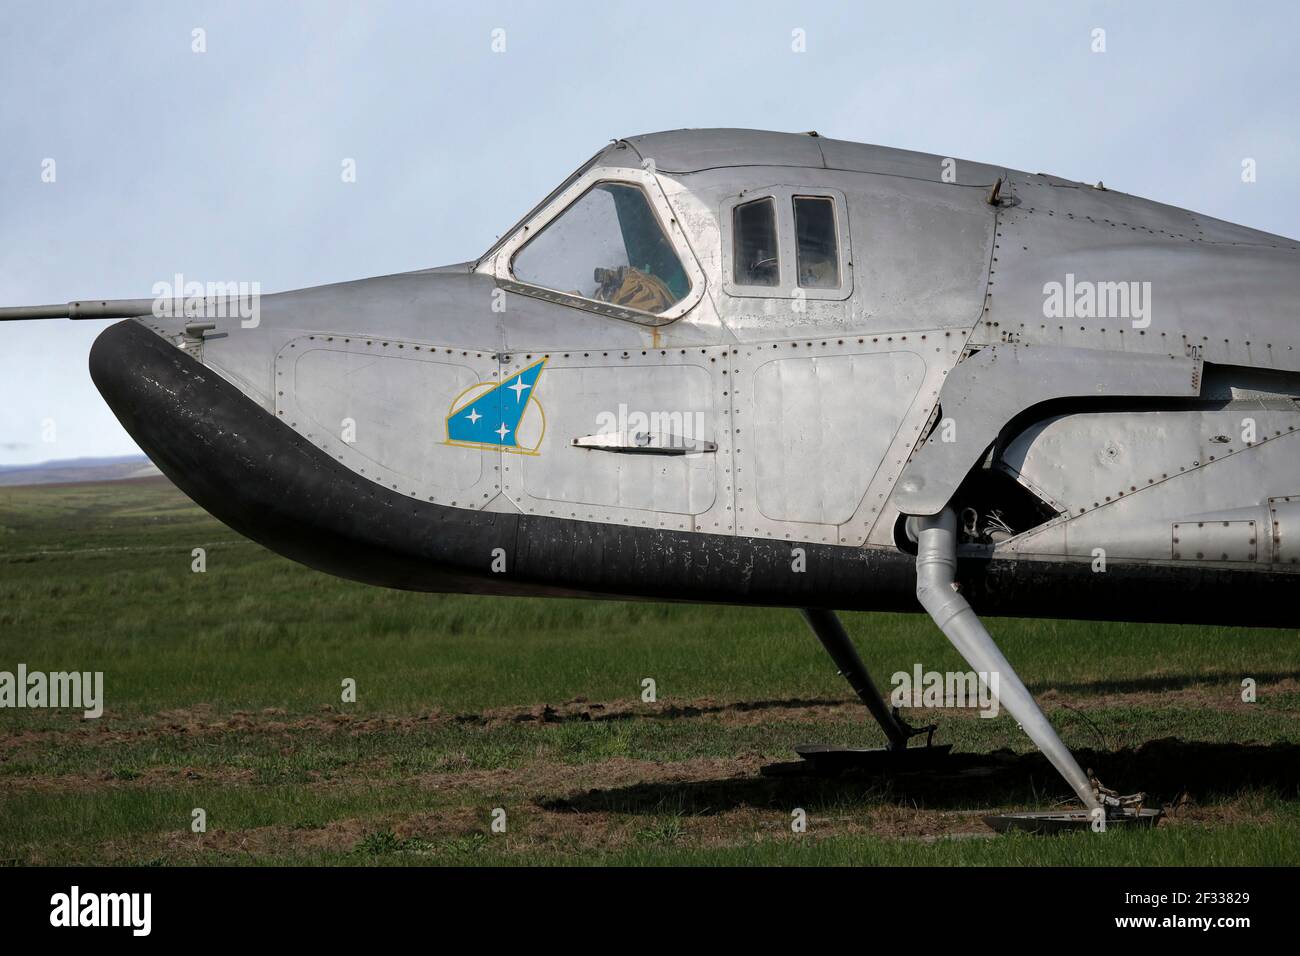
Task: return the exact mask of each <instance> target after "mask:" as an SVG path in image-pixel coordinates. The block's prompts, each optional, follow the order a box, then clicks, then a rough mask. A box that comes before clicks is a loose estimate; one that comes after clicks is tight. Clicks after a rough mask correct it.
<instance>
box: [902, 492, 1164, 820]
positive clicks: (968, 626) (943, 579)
mask: <svg viewBox="0 0 1300 956" xmlns="http://www.w3.org/2000/svg"><path fill="white" fill-rule="evenodd" d="M956 529H957V519H956V516H955V515H953V513H952V510H951V509H949V508H945V509H944V510H943V511H941V512H940V513H939V514H937V515H933V516H930V517H913V518H909V519H908V522H907V530H908V534H909V536H911V537H913V538H914V539H915V540H916V548H917V550H916V596H917V599H918V600H919V601H920V602H921V606H922V607H924V608H925V610H926V611H927V612H928V613H929V615H930V617H931V618H933V619H934V622H935V624H937V625H939V629H940V630H941V631H943V633H944V636H945V637H947V638H948V640H949V641H951V642H952V646H953V647H955V648H956V649H957V652H958V653H959V654H961V656H962V657H964V658H965V659H966V661H967V663H969V664H970V666H971V667H972V668H974V669H975V671H976V673H979V674H981V675H988V674H996V675H997V681H998V683H997V687H996V691H997V698H998V702H999V703H1000V704H1001V705H1002V706H1003V707H1005V708H1006V709H1007V711H1008V712H1009V713H1010V714H1011V716H1012V717H1014V718H1015V719H1016V721H1017V722H1019V724H1020V726H1021V728H1022V729H1023V730H1024V731H1025V733H1026V734H1028V735H1029V739H1030V740H1032V741H1033V742H1034V744H1035V745H1036V746H1037V747H1038V749H1039V750H1040V751H1042V753H1043V755H1044V756H1045V757H1047V759H1048V761H1049V762H1050V763H1051V764H1052V766H1053V767H1055V768H1056V770H1057V772H1058V773H1060V775H1061V776H1062V777H1064V778H1065V782H1066V783H1068V784H1069V785H1070V789H1072V790H1073V791H1074V792H1075V795H1076V796H1078V798H1079V799H1080V800H1081V801H1082V802H1083V805H1084V808H1085V809H1084V811H1083V812H1082V813H1079V812H1077V811H1076V812H1072V813H1052V814H1037V813H1031V814H1009V815H1006V816H1001V817H988V818H986V819H985V822H987V823H988V824H989V825H990V826H992V827H993V828H994V829H997V830H1003V829H1028V830H1035V831H1038V832H1044V831H1045V830H1046V829H1048V828H1049V826H1050V827H1055V828H1057V829H1071V828H1076V829H1077V828H1082V827H1086V826H1092V827H1093V828H1094V829H1104V828H1105V825H1106V824H1107V823H1141V824H1146V825H1149V824H1150V823H1152V822H1154V820H1155V819H1158V817H1159V815H1160V811H1158V810H1144V809H1142V800H1143V795H1142V794H1135V795H1133V796H1131V797H1121V796H1119V795H1118V794H1116V793H1115V792H1114V791H1111V790H1107V789H1106V788H1105V787H1103V786H1102V785H1101V783H1100V782H1099V781H1098V780H1097V779H1096V778H1095V777H1092V776H1091V775H1090V774H1085V773H1084V772H1083V768H1082V767H1080V766H1079V762H1078V761H1077V760H1075V759H1074V755H1073V754H1071V753H1070V751H1069V749H1068V748H1067V747H1066V746H1065V744H1064V743H1062V742H1061V738H1060V737H1059V736H1057V733H1056V730H1055V729H1054V728H1053V727H1052V725H1051V723H1050V722H1049V721H1048V719H1047V717H1045V716H1044V715H1043V712H1042V711H1041V710H1039V709H1038V704H1036V703H1035V702H1034V698H1033V695H1031V694H1030V693H1029V691H1028V690H1027V689H1026V688H1025V685H1024V684H1023V683H1022V682H1021V680H1020V677H1019V676H1018V675H1017V674H1016V672H1015V670H1014V669H1013V668H1012V667H1011V664H1010V663H1009V662H1008V661H1007V659H1006V658H1005V657H1004V656H1003V655H1002V652H1001V651H1000V650H998V647H997V645H996V644H994V643H993V638H992V637H990V636H989V632H988V631H987V630H985V628H984V625H983V624H982V623H981V622H980V619H979V618H978V617H977V616H976V614H975V612H974V610H972V609H971V606H970V604H969V603H967V601H966V599H965V598H964V597H962V596H961V594H959V593H958V592H957V585H956V580H955V575H956V571H957V535H956ZM1049 819H1050V824H1049V822H1048V821H1049Z"/></svg>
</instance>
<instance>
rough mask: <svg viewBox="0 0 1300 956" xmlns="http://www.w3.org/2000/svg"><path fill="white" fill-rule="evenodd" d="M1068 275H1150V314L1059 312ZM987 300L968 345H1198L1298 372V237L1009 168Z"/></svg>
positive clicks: (1200, 352)
mask: <svg viewBox="0 0 1300 956" xmlns="http://www.w3.org/2000/svg"><path fill="white" fill-rule="evenodd" d="M1067 277H1072V278H1073V281H1074V282H1075V283H1076V284H1077V283H1090V284H1098V283H1113V282H1124V283H1139V284H1141V283H1149V287H1148V289H1147V293H1148V294H1147V298H1148V299H1149V302H1148V303H1147V304H1149V306H1150V308H1149V312H1148V314H1145V315H1136V314H1134V310H1132V309H1130V310H1128V313H1129V314H1114V313H1116V312H1120V313H1122V312H1123V311H1124V310H1119V309H1110V308H1108V309H1106V310H1105V314H1092V315H1086V314H1085V315H1079V314H1077V310H1076V311H1075V312H1072V313H1071V314H1069V315H1060V314H1056V313H1059V311H1060V310H1054V309H1053V308H1052V306H1051V304H1050V303H1049V302H1048V292H1047V286H1048V285H1049V284H1050V283H1064V282H1065V281H1066V279H1067ZM1139 288H1140V286H1139ZM988 305H989V308H988V310H987V311H986V312H985V315H984V322H983V323H982V324H981V326H980V327H979V328H978V329H977V330H976V332H975V334H974V336H973V337H972V341H973V342H982V343H992V342H1001V341H1019V342H1025V343H1040V344H1053V345H1063V346H1073V347H1080V348H1092V349H1105V350H1110V351H1124V352H1145V353H1152V354H1161V353H1173V354H1188V355H1192V354H1194V355H1197V356H1199V357H1201V358H1203V359H1204V360H1206V361H1208V362H1216V363H1222V364H1229V365H1246V366H1257V367H1261V368H1273V369H1288V370H1297V369H1300V347H1297V343H1296V338H1295V335H1296V333H1295V330H1296V328H1297V324H1296V320H1297V317H1298V316H1300V245H1298V244H1297V243H1296V242H1295V241H1294V240H1290V239H1286V238H1283V237H1281V236H1273V235H1270V234H1268V233H1264V232H1258V231H1256V230H1251V229H1246V228H1244V227H1240V226H1237V227H1231V228H1228V227H1227V226H1226V225H1224V224H1219V223H1217V221H1214V220H1210V219H1208V218H1206V217H1198V216H1196V215H1194V214H1193V213H1190V212H1187V211H1186V210H1182V209H1175V208H1173V207H1170V206H1164V205H1161V204H1159V203H1153V202H1150V201H1148V200H1144V199H1139V198H1137V197H1134V196H1128V195H1125V194H1123V193H1117V192H1112V191H1110V190H1097V189H1091V188H1088V187H1085V186H1082V185H1081V184H1077V183H1070V184H1064V183H1063V182H1062V181H1051V180H1047V179H1046V178H1044V177H1029V176H1026V175H1024V174H1018V173H1017V174H1012V177H1011V181H1010V183H1009V184H1008V196H1007V206H1006V207H1005V208H1004V209H1003V210H1002V212H1001V215H1000V217H999V223H998V244H997V251H996V262H995V264H994V267H993V272H992V275H991V278H990V297H989V303H988ZM1094 311H1095V310H1094ZM1049 313H1053V314H1049Z"/></svg>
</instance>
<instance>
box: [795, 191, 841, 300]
mask: <svg viewBox="0 0 1300 956" xmlns="http://www.w3.org/2000/svg"><path fill="white" fill-rule="evenodd" d="M794 232H795V247H796V255H797V264H796V268H797V269H798V273H799V285H800V286H801V287H802V288H805V289H838V288H839V287H840V250H839V242H838V240H837V238H836V230H835V201H834V200H833V199H831V198H830V197H829V196H795V197H794Z"/></svg>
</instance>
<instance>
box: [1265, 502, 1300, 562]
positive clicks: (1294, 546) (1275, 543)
mask: <svg viewBox="0 0 1300 956" xmlns="http://www.w3.org/2000/svg"><path fill="white" fill-rule="evenodd" d="M1268 534H1269V537H1270V539H1271V541H1270V544H1271V547H1270V548H1269V551H1270V553H1271V554H1272V557H1273V563H1274V564H1283V565H1289V566H1296V565H1300V494H1296V495H1282V496H1281V497H1278V498H1269V499H1268Z"/></svg>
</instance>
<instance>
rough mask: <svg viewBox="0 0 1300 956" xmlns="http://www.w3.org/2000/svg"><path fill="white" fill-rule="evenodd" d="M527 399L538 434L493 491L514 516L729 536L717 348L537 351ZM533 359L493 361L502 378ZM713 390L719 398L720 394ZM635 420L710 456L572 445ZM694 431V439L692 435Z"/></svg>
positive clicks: (508, 464)
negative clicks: (536, 415)
mask: <svg viewBox="0 0 1300 956" xmlns="http://www.w3.org/2000/svg"><path fill="white" fill-rule="evenodd" d="M544 357H545V359H546V368H545V371H544V372H543V373H542V376H541V377H540V378H539V379H538V388H537V398H538V401H539V402H540V403H541V405H542V408H543V409H544V410H545V415H546V429H545V435H544V437H543V438H542V439H541V442H540V444H539V445H538V446H537V448H536V453H535V454H527V455H509V454H508V455H506V456H505V459H504V460H503V462H502V476H503V485H502V488H503V491H504V493H505V495H506V496H507V497H508V498H509V500H510V501H511V502H512V503H513V505H514V506H515V507H516V508H517V509H518V510H519V511H521V512H522V513H524V514H538V515H547V516H552V517H563V518H581V519H582V520H588V521H602V522H610V523H619V524H630V525H634V526H638V527H663V528H673V529H678V530H694V529H695V527H696V524H697V522H701V523H705V524H707V525H711V526H713V529H715V530H717V531H721V532H723V533H730V532H731V530H732V529H733V523H732V521H731V518H730V505H731V501H730V493H729V489H730V483H729V481H728V480H727V470H728V469H729V466H730V444H729V442H728V440H727V438H726V435H725V434H724V433H725V431H726V425H725V416H724V415H723V414H722V412H721V409H720V408H719V400H720V401H721V402H723V403H725V402H726V401H727V399H726V397H725V382H726V378H725V374H724V371H725V369H726V368H727V357H726V353H725V351H724V350H722V349H718V348H713V349H700V348H677V349H672V350H669V349H659V350H652V349H641V350H604V351H600V352H594V351H587V352H583V353H576V352H569V353H559V354H553V353H552V354H547V355H546V356H544ZM537 358H539V356H536V355H532V354H524V355H518V354H513V355H511V356H503V360H502V361H503V365H502V372H501V374H502V376H503V380H504V378H507V377H509V376H510V375H511V374H513V373H514V371H515V370H516V369H519V368H523V367H525V366H526V365H527V364H528V363H529V362H531V361H534V360H536V359H537ZM719 391H723V392H724V394H723V395H722V396H721V397H720V396H719ZM640 416H644V417H645V419H646V420H647V422H655V423H657V425H656V427H657V429H658V430H661V431H662V430H668V431H672V432H678V431H679V430H680V431H681V432H689V433H690V437H693V438H699V439H701V440H703V441H707V442H712V443H714V444H715V445H717V449H716V450H715V451H711V452H704V453H699V454H689V455H657V454H644V453H632V452H625V451H609V450H605V449H601V448H588V447H577V446H575V445H574V444H573V442H574V439H578V438H582V437H586V436H591V435H595V434H598V433H605V432H608V431H610V430H611V427H612V428H613V429H614V430H617V428H618V427H619V425H620V424H624V423H628V422H629V421H632V422H634V421H635V420H636V419H638V418H639V417H640ZM696 432H699V433H700V434H699V435H696V434H695V433H696Z"/></svg>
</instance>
